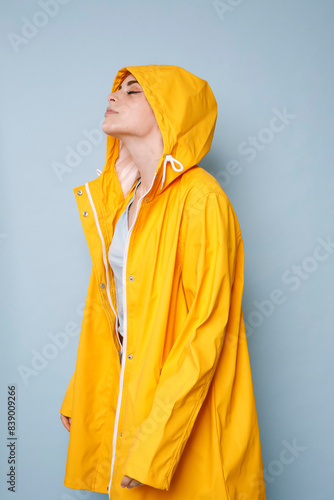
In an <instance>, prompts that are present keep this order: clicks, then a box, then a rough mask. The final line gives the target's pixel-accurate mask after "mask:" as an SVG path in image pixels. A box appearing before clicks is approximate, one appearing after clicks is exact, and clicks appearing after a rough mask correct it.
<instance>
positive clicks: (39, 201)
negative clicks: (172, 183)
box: [0, 0, 334, 500]
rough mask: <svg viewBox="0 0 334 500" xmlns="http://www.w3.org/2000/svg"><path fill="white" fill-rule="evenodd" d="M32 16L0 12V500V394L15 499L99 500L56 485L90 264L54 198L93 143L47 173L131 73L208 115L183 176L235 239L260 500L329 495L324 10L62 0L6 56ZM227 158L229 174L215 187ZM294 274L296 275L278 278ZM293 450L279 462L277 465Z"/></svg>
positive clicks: (76, 181)
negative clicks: (151, 74)
mask: <svg viewBox="0 0 334 500" xmlns="http://www.w3.org/2000/svg"><path fill="white" fill-rule="evenodd" d="M54 1H55V0H54ZM42 3H43V2H38V1H32V0H29V1H23V0H21V1H18V0H15V1H14V0H11V1H7V2H2V4H1V32H2V37H1V56H2V78H1V102H2V104H1V137H2V141H1V143H2V144H1V146H2V148H1V163H2V167H1V202H0V203H1V205H0V213H1V225H0V251H1V266H2V279H1V284H2V287H1V303H2V320H1V323H2V324H1V335H2V349H1V351H2V356H1V372H2V373H1V377H2V378H1V380H2V383H1V398H0V404H1V422H0V424H1V427H0V429H1V436H2V439H1V452H0V459H1V467H0V468H1V471H2V477H1V480H2V484H1V485H0V488H1V490H0V497H1V499H4V500H6V499H9V498H11V499H12V498H14V496H13V494H10V493H9V492H7V487H6V484H5V481H6V479H5V473H7V471H8V465H7V449H6V436H7V434H6V428H7V423H6V414H7V412H6V402H7V393H6V387H7V384H12V383H16V384H17V386H18V414H17V419H18V436H19V440H18V456H17V458H18V469H17V473H18V482H17V490H18V492H17V493H16V495H15V498H16V499H18V500H30V499H31V500H45V499H48V500H72V499H81V498H90V499H91V500H95V499H98V498H100V499H102V498H107V497H106V496H104V495H101V494H93V493H89V492H88V493H87V492H86V493H80V492H77V491H75V490H70V489H67V488H65V486H63V477H64V469H65V461H66V452H67V443H68V434H67V431H66V430H65V429H64V428H63V426H62V425H61V422H60V420H59V407H60V404H61V401H62V399H63V396H64V393H65V389H66V387H67V384H68V382H69V380H70V377H71V375H72V372H73V370H74V366H75V359H76V350H77V345H78V339H79V335H78V331H79V330H78V329H79V327H80V324H81V312H80V311H82V306H83V303H84V301H85V297H86V291H87V286H88V279H89V275H90V269H91V260H90V256H89V252H88V248H87V245H86V240H85V238H84V234H83V230H82V227H81V223H80V220H79V214H78V212H77V206H76V203H75V199H74V194H73V191H72V188H73V187H75V186H77V185H81V184H83V183H85V182H87V181H89V180H92V179H94V178H95V177H96V169H97V168H98V169H100V170H102V168H103V166H104V160H105V147H106V137H105V136H104V135H103V139H102V140H101V142H100V143H99V144H97V145H91V151H90V152H89V154H87V155H86V156H82V155H81V157H79V160H78V163H79V162H80V163H79V164H78V166H77V167H75V168H72V169H71V171H70V172H66V173H65V174H64V175H63V176H62V180H60V179H58V178H57V176H56V174H55V171H54V168H53V167H54V165H55V162H59V163H62V164H63V165H66V162H65V158H66V154H67V151H68V149H67V148H68V147H70V148H73V149H74V150H75V149H76V148H79V149H80V141H82V140H85V139H86V137H85V135H84V130H88V131H92V129H99V127H100V124H101V121H102V120H103V118H104V112H105V108H106V106H107V95H108V93H109V92H110V89H111V85H112V82H113V79H114V76H115V74H116V72H117V70H118V69H119V68H121V67H123V66H126V65H130V66H131V65H141V64H174V65H178V66H182V67H184V68H186V69H187V70H189V71H191V72H193V73H194V74H196V75H198V76H200V77H202V78H204V79H206V80H207V81H208V82H209V84H210V86H211V87H212V89H213V91H214V93H215V96H216V99H217V102H218V107H219V117H218V122H217V128H216V133H215V138H214V142H213V146H212V150H211V152H210V153H209V154H208V155H207V157H206V158H205V159H204V160H203V162H202V163H201V165H202V166H203V167H204V168H206V169H207V170H208V171H210V172H212V173H213V174H214V175H215V176H216V177H217V178H218V180H219V181H220V182H221V185H222V187H223V189H224V190H225V192H226V193H227V195H228V196H229V198H230V200H231V202H232V204H233V206H234V209H235V211H236V213H237V215H238V219H239V222H240V226H241V229H242V234H243V239H244V244H245V287H244V301H243V308H244V314H245V320H246V321H248V345H249V353H250V360H251V366H252V374H253V382H254V390H255V397H256V403H257V410H258V419H259V425H260V433H261V442H262V451H263V462H264V467H265V469H266V478H267V499H268V500H299V499H303V500H315V499H316V500H325V499H326V500H327V499H329V498H333V497H334V487H333V481H332V479H331V477H330V472H332V470H333V421H334V418H333V417H334V415H333V375H334V374H333V367H332V366H333V363H332V362H331V361H332V359H333V323H334V317H333V309H334V307H333V299H334V296H333V295H334V294H333V267H334V266H333V264H334V252H333V249H331V248H329V249H327V250H326V249H324V248H323V249H322V250H321V253H320V254H317V253H316V256H318V257H319V255H321V258H322V259H323V260H320V259H319V258H318V259H315V258H314V256H313V255H314V252H315V251H316V252H317V245H319V241H318V239H319V238H321V239H322V240H324V241H326V240H328V239H330V238H332V239H334V227H333V215H334V210H333V186H334V175H333V156H334V147H333V145H334V140H333V125H334V118H333V116H334V99H333V88H334V72H333V49H334V44H333V41H334V30H333V20H334V19H333V17H334V4H333V2H331V1H330V0H323V1H322V2H317V1H316V0H308V1H307V2H305V1H302V0H295V1H294V2H291V1H288V0H280V1H278V0H276V1H266V0H252V1H242V0H241V1H240V0H226V2H224V3H225V6H229V10H228V11H226V12H225V14H224V13H223V11H222V10H220V11H219V12H218V10H217V9H216V8H215V6H214V4H213V2H212V1H204V0H183V1H182V0H181V1H180V0H179V1H171V0H168V1H167V0H164V1H161V0H160V1H159V2H154V1H152V0H150V1H142V2H134V1H130V0H126V1H125V0H123V1H122V2H120V1H117V2H116V1H109V2H108V1H107V0H95V1H94V2H93V1H88V0H80V1H79V0H70V1H68V2H66V0H62V5H60V4H59V3H57V5H59V10H58V12H57V13H56V15H54V16H53V17H51V15H46V24H45V26H42V27H39V28H37V32H36V33H35V35H34V36H32V37H31V38H30V39H26V41H27V43H19V44H18V45H17V46H16V50H14V45H13V43H11V42H10V40H9V38H8V34H9V33H15V34H16V35H20V36H22V34H21V31H22V29H24V28H23V27H24V25H25V24H26V22H27V20H29V21H30V22H33V21H34V22H35V23H37V24H41V23H42V24H43V18H42V17H40V16H39V14H36V13H38V12H41V11H42V12H43V9H42V7H41V4H42ZM220 3H221V4H222V3H223V2H220ZM44 21H45V15H44ZM284 108H286V112H287V113H288V114H290V115H294V117H293V118H290V119H289V123H286V124H285V125H284V127H283V130H281V131H280V132H278V131H276V132H270V130H269V131H268V130H265V129H267V128H268V127H269V126H270V124H271V123H273V122H272V121H271V120H272V118H273V117H274V116H275V111H273V110H276V113H277V111H279V112H283V110H284ZM101 133H102V132H101ZM268 134H271V135H268ZM254 136H255V137H258V138H260V139H259V142H260V143H261V144H260V145H261V148H262V150H261V151H260V150H258V151H256V154H255V157H254V159H253V160H252V161H249V159H250V157H249V155H248V154H247V155H246V154H244V152H243V151H244V149H245V144H247V143H248V141H249V140H250V139H249V137H254ZM86 140H87V139H86ZM264 143H265V144H264ZM240 148H241V149H240ZM231 161H234V162H236V163H234V165H236V167H235V168H236V170H234V171H233V172H234V173H235V174H236V175H230V174H229V175H227V174H228V169H229V168H231V167H230V165H231V164H230V163H229V162H231ZM299 265H300V266H301V265H304V269H306V271H305V270H304V271H302V272H303V278H299V282H297V281H296V280H295V281H291V277H292V276H293V269H296V268H293V266H299ZM284 276H285V282H284V281H283V280H282V279H284ZM295 276H296V275H295ZM289 280H290V281H289ZM275 289H278V290H280V291H281V292H280V293H281V302H282V303H281V304H274V305H270V304H269V303H268V302H266V306H267V315H265V313H264V312H262V313H261V312H259V309H258V308H257V307H256V305H255V304H254V301H257V302H258V303H260V302H262V301H264V300H268V299H270V297H271V295H272V294H273V293H275V292H273V291H274V290H275ZM254 313H256V314H254ZM70 322H72V324H71V323H70ZM252 322H253V325H254V324H255V323H256V324H257V325H258V326H256V327H252V328H251V324H252ZM73 323H75V324H74V325H73ZM66 327H67V328H68V329H69V330H68V332H69V331H70V330H71V328H72V336H70V335H69V333H66V335H64V336H63V339H65V340H64V342H65V341H66V339H67V342H68V343H67V345H66V346H65V347H63V348H62V349H61V348H59V349H57V348H55V347H53V351H48V352H49V355H50V356H51V355H52V354H54V358H53V359H49V360H48V361H47V365H45V366H44V367H43V366H42V365H41V367H40V371H38V372H36V374H35V375H34V376H33V375H31V376H29V377H28V379H27V380H26V382H27V384H25V383H24V381H23V378H22V377H21V376H20V374H19V371H18V368H19V366H20V365H24V366H26V367H28V368H30V369H31V368H32V358H33V353H34V352H36V351H37V352H39V353H41V352H42V351H43V349H48V348H47V347H46V345H47V344H50V343H51V344H52V343H53V342H52V337H50V334H51V335H52V334H56V333H57V332H64V330H65V328H66ZM73 329H74V330H73ZM75 329H77V330H75ZM53 346H54V344H53ZM34 349H35V351H33V350H34ZM294 442H295V445H296V446H297V451H296V452H295V456H293V455H291V453H285V452H284V451H283V450H284V449H286V443H288V444H289V445H290V446H292V445H293V443H294ZM301 448H302V449H301ZM298 450H299V451H298ZM282 457H284V458H290V457H291V461H290V463H289V464H287V463H284V458H283V461H282ZM285 462H286V460H285ZM185 488H186V485H185ZM66 495H67V496H66ZM231 500H232V499H231Z"/></svg>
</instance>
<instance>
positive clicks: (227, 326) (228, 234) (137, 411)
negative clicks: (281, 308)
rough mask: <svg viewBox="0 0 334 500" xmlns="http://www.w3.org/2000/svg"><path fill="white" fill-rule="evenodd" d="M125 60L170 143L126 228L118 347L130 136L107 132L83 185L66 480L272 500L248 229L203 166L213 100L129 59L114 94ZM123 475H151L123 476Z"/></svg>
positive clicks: (187, 80) (165, 494)
mask: <svg viewBox="0 0 334 500" xmlns="http://www.w3.org/2000/svg"><path fill="white" fill-rule="evenodd" d="M127 70H128V71H130V72H131V73H132V74H133V75H134V76H135V77H136V79H137V80H138V82H139V83H140V85H141V86H142V89H143V91H144V93H145V95H146V97H147V99H148V101H149V103H150V105H151V107H152V109H153V111H154V114H155V116H156V119H157V122H158V125H159V127H160V130H161V133H162V136H163V141H164V151H163V155H162V157H161V159H160V162H159V165H158V167H157V169H156V172H155V176H154V179H153V180H152V184H151V187H150V189H149V191H148V192H147V193H146V194H144V195H143V197H142V198H141V199H140V202H139V204H138V208H137V214H136V217H135V221H134V223H133V225H132V228H130V230H129V234H128V237H127V242H126V247H125V255H124V270H123V287H124V332H126V335H125V336H124V340H123V346H122V345H121V343H120V341H119V337H118V332H117V308H116V290H115V283H114V278H113V272H112V269H111V267H110V265H109V262H108V249H109V246H110V243H111V240H112V236H113V232H114V229H115V225H116V222H117V220H118V218H119V217H120V215H121V214H122V212H123V211H124V210H125V208H126V205H127V204H128V202H129V200H130V199H131V197H132V195H133V192H134V187H135V184H136V179H137V178H138V177H139V173H138V171H135V167H134V168H132V169H131V168H130V167H131V165H130V167H129V168H128V170H127V171H126V173H125V174H124V172H122V171H121V170H120V168H119V167H118V169H117V165H118V164H117V161H118V158H119V154H120V149H121V148H122V143H121V142H120V141H119V140H118V139H115V138H113V137H110V136H107V158H106V162H105V166H104V169H103V172H102V174H101V175H99V176H98V177H97V178H96V179H94V180H92V181H90V182H87V183H86V184H84V185H82V186H78V187H76V188H75V189H74V195H75V197H76V201H77V204H78V208H79V214H80V218H81V223H82V226H83V229H84V233H85V236H86V239H87V243H88V247H89V251H90V255H91V258H92V272H91V277H90V281H89V286H88V292H87V299H86V305H85V310H84V316H83V322H82V328H81V334H80V340H79V347H78V354H77V362H76V368H75V372H74V374H73V377H72V379H71V381H70V383H69V386H68V388H67V391H66V394H65V398H64V400H63V403H62V406H61V409H60V412H61V413H62V414H63V415H66V416H70V417H71V418H72V424H71V431H70V437H69V447H68V456H67V464H66V474H65V481H64V484H65V485H66V486H67V487H69V488H74V489H80V490H91V491H96V492H101V493H106V494H107V493H108V489H109V495H110V498H111V499H112V500H118V499H127V498H128V499H133V500H144V499H145V500H159V499H162V498H169V499H173V500H176V499H177V500H179V499H180V500H209V499H210V500H211V499H212V500H265V498H266V496H265V486H264V479H263V470H262V456H261V445H260V435H259V428H258V420H257V413H256V406H255V399H254V392H253V385H252V376H251V369H250V363H249V355H248V348H247V339H246V335H245V326H244V321H243V313H242V304H241V303H242V294H243V283H244V247H243V240H242V236H241V233H240V227H239V223H238V220H237V217H236V214H235V212H234V209H233V207H232V205H231V203H230V201H229V199H228V197H227V195H226V194H225V193H224V191H223V190H222V188H221V186H220V184H219V183H218V181H217V180H216V179H215V178H214V177H213V176H212V175H210V174H209V173H208V172H207V171H205V170H204V169H203V168H201V167H200V166H198V165H197V164H198V163H199V162H200V160H201V159H202V158H203V157H204V155H205V154H206V153H207V152H208V151H209V149H210V146H211V142H212V138H213V133H214V128H215V123H216V118H217V104H216V101H215V98H214V96H213V93H212V91H211V89H210V87H209V85H208V84H207V82H206V81H204V80H202V79H200V78H198V77H196V76H194V75H193V74H191V73H189V72H187V71H185V70H184V69H182V68H180V67H176V66H159V65H149V66H136V67H127V68H122V69H121V70H120V71H119V72H118V74H117V76H116V78H115V81H114V84H113V88H112V92H113V91H115V90H117V89H118V87H119V85H120V84H121V82H122V80H123V79H124V77H125V76H126V75H127ZM123 174H124V175H123ZM127 185H128V186H130V187H129V188H127V187H126V186H127ZM120 351H122V356H120ZM120 360H121V361H120ZM124 475H128V476H130V477H131V478H134V479H136V480H138V481H140V482H141V483H144V485H143V486H137V487H135V488H132V489H127V488H121V486H120V483H121V480H122V478H123V476H124Z"/></svg>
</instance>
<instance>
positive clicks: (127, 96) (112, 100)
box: [101, 73, 158, 140]
mask: <svg viewBox="0 0 334 500" xmlns="http://www.w3.org/2000/svg"><path fill="white" fill-rule="evenodd" d="M108 101H109V106H108V108H107V111H106V113H105V115H104V116H105V120H104V122H103V123H102V126H101V128H102V130H103V132H104V133H105V134H108V135H111V136H113V137H117V138H119V139H122V140H124V138H126V137H127V136H136V137H146V136H147V135H149V134H150V132H152V130H154V129H156V128H158V124H157V121H156V118H155V116H154V113H153V111H152V108H151V106H150V105H149V102H148V100H147V99H146V97H145V94H144V92H143V90H142V88H141V86H140V85H139V83H138V82H137V80H136V79H135V77H134V76H133V75H132V74H131V73H130V74H129V75H128V76H127V77H126V78H125V79H124V80H123V82H122V84H121V85H120V86H119V88H118V90H117V91H116V92H112V93H111V94H109V95H108Z"/></svg>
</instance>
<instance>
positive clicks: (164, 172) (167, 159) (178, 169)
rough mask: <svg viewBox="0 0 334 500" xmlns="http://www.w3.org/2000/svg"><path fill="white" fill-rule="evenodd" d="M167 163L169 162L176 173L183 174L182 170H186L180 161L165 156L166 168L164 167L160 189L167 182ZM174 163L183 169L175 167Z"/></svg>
mask: <svg viewBox="0 0 334 500" xmlns="http://www.w3.org/2000/svg"><path fill="white" fill-rule="evenodd" d="M167 162H169V163H170V164H171V165H172V169H173V170H174V172H182V170H184V166H183V165H182V163H181V162H180V161H178V160H176V159H175V158H173V157H172V155H165V160H164V166H163V173H162V182H161V188H160V189H162V186H163V185H164V182H165V177H166V168H167ZM174 162H176V163H178V164H179V165H180V167H181V168H177V167H176V166H175V163H174Z"/></svg>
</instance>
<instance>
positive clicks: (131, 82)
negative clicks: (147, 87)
mask: <svg viewBox="0 0 334 500" xmlns="http://www.w3.org/2000/svg"><path fill="white" fill-rule="evenodd" d="M133 83H138V85H140V83H139V82H137V80H130V81H128V83H127V86H129V85H132V84H133ZM121 88H122V85H120V86H119V87H118V90H120V89H121Z"/></svg>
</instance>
